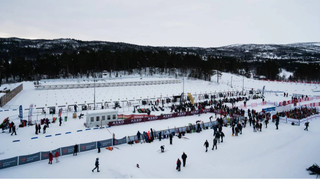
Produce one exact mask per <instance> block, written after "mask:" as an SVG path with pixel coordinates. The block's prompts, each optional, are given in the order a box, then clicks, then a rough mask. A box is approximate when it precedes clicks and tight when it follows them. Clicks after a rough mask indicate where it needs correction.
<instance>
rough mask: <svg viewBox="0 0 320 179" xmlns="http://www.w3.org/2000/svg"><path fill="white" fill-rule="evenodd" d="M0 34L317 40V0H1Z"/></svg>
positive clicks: (187, 41) (221, 41)
mask: <svg viewBox="0 0 320 179" xmlns="http://www.w3.org/2000/svg"><path fill="white" fill-rule="evenodd" d="M0 37H21V38H32V39H39V38H41V39H43V38H44V39H53V38H74V39H80V40H101V41H112V42H126V43H134V44H139V45H152V46H199V47H217V46H223V45H231V44H243V43H259V44H261V43H281V44H286V43H294V42H319V41H320V0H104V1H103V0H1V1H0Z"/></svg>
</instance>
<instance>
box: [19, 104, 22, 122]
mask: <svg viewBox="0 0 320 179" xmlns="http://www.w3.org/2000/svg"><path fill="white" fill-rule="evenodd" d="M19 118H20V122H22V119H23V111H22V105H20V106H19Z"/></svg>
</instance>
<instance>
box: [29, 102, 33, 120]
mask: <svg viewBox="0 0 320 179" xmlns="http://www.w3.org/2000/svg"><path fill="white" fill-rule="evenodd" d="M32 111H33V104H30V107H29V114H28V121H29V122H31V121H32Z"/></svg>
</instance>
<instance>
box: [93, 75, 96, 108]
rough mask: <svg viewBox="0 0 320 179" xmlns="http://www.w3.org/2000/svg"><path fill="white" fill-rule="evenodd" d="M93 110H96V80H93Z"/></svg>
mask: <svg viewBox="0 0 320 179" xmlns="http://www.w3.org/2000/svg"><path fill="white" fill-rule="evenodd" d="M93 90H94V91H93V110H96V79H95V78H93Z"/></svg>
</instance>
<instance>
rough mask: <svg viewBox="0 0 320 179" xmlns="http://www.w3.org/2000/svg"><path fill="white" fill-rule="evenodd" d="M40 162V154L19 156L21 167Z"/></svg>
mask: <svg viewBox="0 0 320 179" xmlns="http://www.w3.org/2000/svg"><path fill="white" fill-rule="evenodd" d="M39 160H40V152H38V153H35V154H31V155H23V156H19V165H23V164H27V163H31V162H36V161H39Z"/></svg>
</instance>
